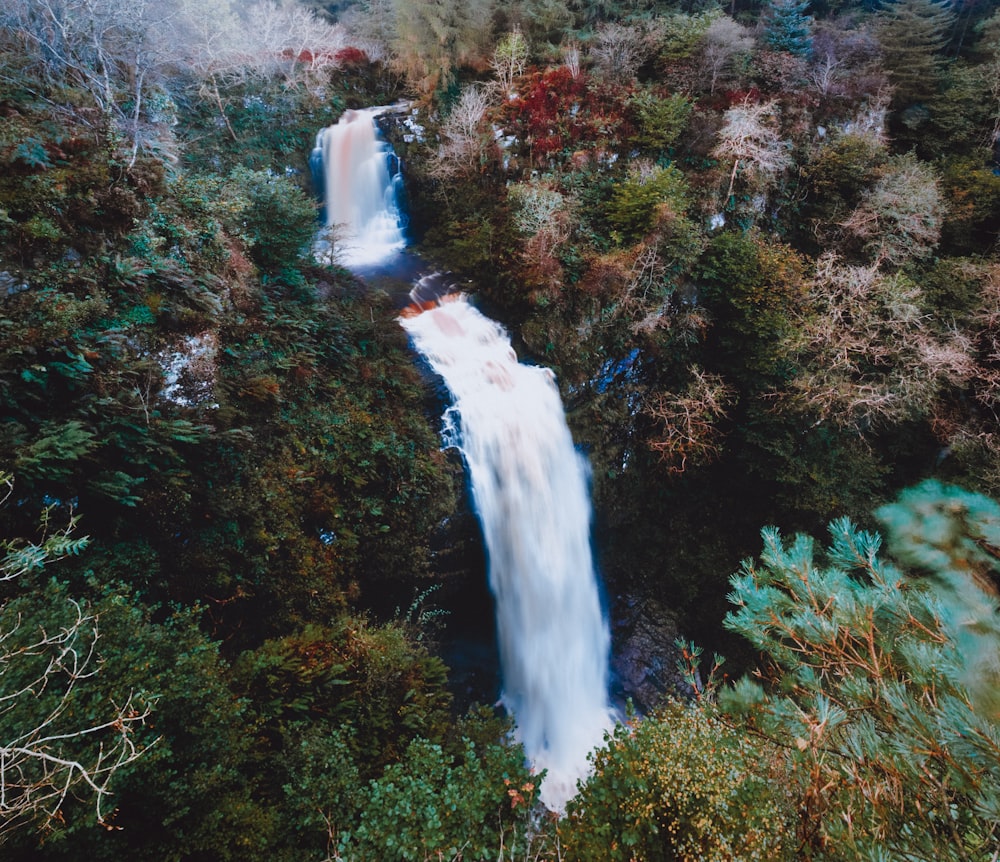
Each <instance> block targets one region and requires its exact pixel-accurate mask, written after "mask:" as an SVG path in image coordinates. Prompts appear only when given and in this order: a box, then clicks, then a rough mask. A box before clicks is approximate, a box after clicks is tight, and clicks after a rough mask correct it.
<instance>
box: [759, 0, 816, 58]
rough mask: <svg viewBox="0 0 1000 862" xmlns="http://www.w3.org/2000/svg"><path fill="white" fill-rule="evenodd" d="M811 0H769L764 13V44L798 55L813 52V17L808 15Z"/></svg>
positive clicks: (803, 55)
mask: <svg viewBox="0 0 1000 862" xmlns="http://www.w3.org/2000/svg"><path fill="white" fill-rule="evenodd" d="M808 6H809V0H769V2H768V4H767V6H766V8H765V10H764V15H763V20H764V44H765V45H767V46H768V47H769V48H772V49H773V50H775V51H787V52H788V53H789V54H794V55H795V56H797V57H808V56H809V55H810V54H811V53H812V18H811V17H810V16H809V15H806V8H807V7H808Z"/></svg>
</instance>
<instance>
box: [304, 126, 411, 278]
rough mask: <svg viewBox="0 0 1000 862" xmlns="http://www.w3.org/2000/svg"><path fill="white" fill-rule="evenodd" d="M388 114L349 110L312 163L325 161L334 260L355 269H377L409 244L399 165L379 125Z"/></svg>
mask: <svg viewBox="0 0 1000 862" xmlns="http://www.w3.org/2000/svg"><path fill="white" fill-rule="evenodd" d="M388 110H391V109H390V108H385V107H380V108H366V109H365V110H360V111H354V110H348V111H345V112H344V114H343V116H342V117H341V118H340V121H339V122H338V123H337V124H336V125H334V126H328V127H327V128H325V129H323V130H322V131H321V132H320V133H319V134H318V135H317V137H316V149H315V150H314V151H313V158H312V159H310V161H311V163H313V164H315V163H316V162H318V161H319V160H320V158H319V157H321V159H322V173H323V197H324V202H325V204H326V223H327V226H329V227H331V228H333V229H334V245H333V251H332V255H331V256H332V258H333V260H335V261H336V262H337V263H340V264H343V265H344V266H346V267H349V268H351V269H363V268H365V267H369V266H373V265H375V264H378V263H380V262H382V261H384V260H385V259H387V258H389V257H391V256H392V255H393V254H395V253H396V252H398V251H399V250H400V249H402V248H403V247H404V246H405V245H406V238H405V237H404V235H403V217H402V214H401V212H400V208H399V193H400V190H401V186H402V177H401V175H400V173H399V165H398V162H397V159H396V156H395V154H394V153H393V151H392V148H391V147H390V146H389V145H388V144H387V143H386V142H385V141H384V140H383V139H382V137H381V134H380V133H379V130H378V127H377V126H376V125H375V118H376V117H377V116H378V115H379V114H381V113H384V112H386V111H388Z"/></svg>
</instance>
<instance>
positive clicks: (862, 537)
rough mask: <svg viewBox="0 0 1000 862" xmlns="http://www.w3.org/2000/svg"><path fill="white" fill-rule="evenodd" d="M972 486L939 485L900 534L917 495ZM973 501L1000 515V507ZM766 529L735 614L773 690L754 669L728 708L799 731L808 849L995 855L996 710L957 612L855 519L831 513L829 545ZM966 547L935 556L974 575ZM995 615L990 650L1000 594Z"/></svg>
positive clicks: (730, 622)
mask: <svg viewBox="0 0 1000 862" xmlns="http://www.w3.org/2000/svg"><path fill="white" fill-rule="evenodd" d="M960 498H964V500H965V502H966V505H968V504H969V501H970V499H974V498H972V497H971V495H969V496H967V495H964V494H962V492H957V491H952V490H945V489H942V488H941V487H940V486H936V485H926V486H923V487H921V488H920V489H918V490H916V491H914V492H911V494H910V495H909V496H908V497H906V498H904V499H903V500H901V501H900V503H899V504H898V506H897V507H895V508H892V509H889V510H888V511H887V512H886V520H887V521H889V522H890V523H894V524H895V525H896V529H897V530H898V526H899V524H900V521H901V520H905V517H904V515H903V513H904V512H907V511H912V509H913V507H914V504H915V503H916V502H917V500H922V501H926V505H930V506H931V507H932V508H939V507H940V509H944V510H947V509H948V508H951V507H953V506H954V503H953V502H952V503H950V502H949V500H951V501H955V500H956V499H960ZM931 500H933V502H931ZM972 510H973V511H977V510H978V511H980V512H984V513H988V515H987V517H988V520H987V524H989V523H992V521H993V520H995V514H996V510H995V504H990V503H989V502H988V501H976V502H975V503H974V504H973V507H972ZM973 517H975V516H973ZM973 523H975V522H973ZM930 526H931V527H932V529H931V534H932V535H933V534H934V532H939V531H940V528H939V527H938V528H936V529H935V527H934V525H930ZM979 529H981V528H979ZM986 529H990V527H989V526H986ZM958 531H960V528H958ZM975 532H978V529H976V528H975V527H974V529H973V535H975ZM762 535H763V538H764V553H763V555H762V556H761V558H760V560H759V562H754V561H747V562H745V563H744V565H743V568H742V570H741V571H740V572H739V573H738V574H737V575H734V576H733V578H732V580H731V584H732V587H733V591H732V594H731V596H730V601H732V602H733V604H735V605H736V607H737V610H735V611H733V612H731V613H730V614H729V616H728V617H727V618H726V625H727V626H728V627H729V628H731V629H733V630H734V631H738V632H740V633H741V634H742V635H743V636H744V637H746V638H748V639H749V640H750V641H751V643H753V644H754V646H755V647H756V648H757V649H759V650H760V651H761V652H762V653H763V654H764V655H765V656H766V657H767V659H768V662H769V663H768V665H767V666H766V667H765V669H764V670H763V672H762V679H763V681H764V685H763V686H762V685H761V684H760V683H757V682H753V681H751V680H749V679H746V680H743V681H741V682H740V683H738V684H737V686H736V687H735V689H733V690H732V692H731V693H729V694H728V695H727V696H726V697H725V699H724V704H725V705H726V707H727V708H729V709H732V710H736V711H737V712H739V713H741V714H742V715H743V716H744V717H745V718H746V720H747V721H749V722H750V723H751V727H754V728H757V729H758V730H759V731H760V732H762V733H763V734H764V735H765V736H767V737H768V738H771V739H775V740H787V741H789V742H793V743H794V750H796V751H797V752H798V754H797V755H796V756H797V757H799V758H801V759H802V760H803V762H804V764H803V769H804V770H805V772H806V774H807V775H808V776H809V780H810V785H809V787H808V789H807V790H806V791H805V795H804V802H805V804H804V806H803V808H802V809H801V821H800V824H799V830H798V840H799V842H800V849H799V858H836V859H843V858H858V859H861V858H873V857H875V856H876V855H877V854H878V853H886V852H888V853H890V854H891V855H892V856H893V857H897V858H918V859H970V858H972V859H978V858H985V857H986V855H988V853H990V852H992V849H990V848H994V847H995V846H996V839H997V835H996V829H997V825H996V824H997V822H998V820H997V813H998V805H1000V746H998V742H997V733H996V726H995V724H994V723H993V719H994V718H995V716H991V715H990V714H989V713H988V712H984V711H981V710H980V708H979V706H977V705H976V704H975V702H974V701H973V700H970V699H969V696H968V692H967V690H966V689H965V688H964V686H963V684H962V680H963V674H962V668H963V667H964V661H963V655H962V652H961V651H960V648H959V646H958V644H956V642H955V641H954V640H953V639H952V637H951V636H950V632H949V623H948V614H949V613H951V612H952V609H951V608H949V606H948V604H946V603H944V602H943V601H942V598H943V597H942V596H941V595H940V594H939V593H937V592H935V591H933V590H928V589H926V588H924V587H923V586H922V585H921V584H920V583H919V582H917V581H913V580H910V579H908V578H906V577H905V575H904V574H903V573H902V572H901V571H900V570H899V569H897V568H896V567H895V566H894V565H893V564H891V563H889V562H887V561H885V560H884V559H883V558H882V556H881V555H880V547H881V540H880V537H879V536H878V535H877V534H874V533H869V532H864V531H861V530H859V529H858V528H857V527H855V526H854V524H852V523H851V522H850V521H849V520H847V519H840V520H837V521H834V522H833V523H832V524H831V525H830V537H831V542H830V545H829V547H828V548H826V549H825V550H824V551H822V552H818V551H817V549H816V547H815V544H814V542H813V541H812V539H811V538H809V537H807V536H804V535H799V536H796V537H795V538H794V539H793V540H791V541H790V542H786V541H784V540H783V539H782V537H781V535H780V534H779V533H778V531H777V530H775V529H773V528H768V529H765V530H764V531H763V533H762ZM970 538H972V536H970ZM924 559H925V561H926V562H932V561H931V559H930V558H927V557H925V558H924ZM953 559H954V558H951V557H948V558H947V559H943V558H940V557H938V558H935V559H933V563H932V564H933V565H934V568H935V570H936V571H937V572H938V573H939V576H940V577H944V578H946V579H949V580H950V579H952V578H960V577H962V576H963V575H962V573H961V571H959V570H956V569H954V568H952V562H953ZM968 589H975V587H971V586H970V587H968ZM990 613H991V614H992V617H990V618H991V619H992V620H993V622H992V623H990V626H991V629H992V631H990V632H988V633H985V634H984V639H983V640H982V641H980V642H979V644H978V646H979V647H980V649H986V650H987V651H988V653H989V654H991V655H993V656H994V657H995V656H996V654H997V650H998V647H1000V642H998V640H997V637H996V629H995V618H996V617H995V613H996V611H995V604H994V605H993V606H992V608H991V611H990Z"/></svg>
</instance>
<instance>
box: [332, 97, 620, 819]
mask: <svg viewBox="0 0 1000 862" xmlns="http://www.w3.org/2000/svg"><path fill="white" fill-rule="evenodd" d="M385 110H388V109H382V108H373V109H369V110H368V111H365V112H352V111H349V112H347V114H345V117H344V118H343V119H342V120H341V122H340V123H339V124H338V125H337V126H333V127H330V128H329V129H327V130H325V131H324V132H322V133H321V134H320V136H319V140H320V142H321V143H322V153H323V166H324V178H325V184H324V187H325V198H326V206H327V222H328V224H347V225H348V228H347V230H346V231H345V234H344V235H346V236H349V240H348V241H347V244H346V245H345V246H344V247H342V248H341V247H338V246H337V245H335V257H336V258H337V259H338V260H340V261H341V262H343V263H345V264H346V265H347V266H349V267H351V268H354V269H357V270H359V271H364V269H365V268H366V267H372V266H377V265H378V264H379V263H387V262H388V261H389V260H390V259H391V258H392V257H393V255H395V254H396V253H397V252H398V251H399V249H400V248H401V247H402V245H403V241H402V224H401V217H400V215H399V213H400V209H399V205H398V203H397V194H398V189H399V185H400V177H399V174H398V172H397V173H395V174H393V173H392V172H391V171H389V170H387V169H386V168H385V164H386V162H387V161H389V160H390V159H391V158H392V157H391V155H390V153H389V152H388V147H387V145H386V144H385V143H384V142H382V141H381V140H380V136H379V133H378V129H377V127H376V125H375V118H376V117H377V116H378V115H379V114H380V113H382V112H383V111H385ZM412 299H413V300H414V301H413V304H411V305H410V306H409V307H408V309H406V311H405V312H404V314H403V316H401V317H400V323H401V324H402V326H403V328H404V329H405V330H406V332H407V333H408V334H409V336H410V338H411V340H412V342H413V345H414V347H415V348H416V350H417V351H418V352H419V353H420V354H421V355H422V357H423V358H424V359H425V360H426V361H427V362H428V364H429V365H430V367H431V368H432V369H433V371H434V372H435V373H437V374H438V375H440V376H441V377H442V378H443V380H444V382H445V385H446V387H447V389H448V391H449V393H450V395H451V398H452V400H453V403H452V405H451V406H450V407H449V408H448V409H447V411H446V412H445V415H444V419H443V423H444V429H443V432H442V436H443V439H444V444H445V446H446V447H449V446H454V447H455V448H457V449H458V450H459V451H460V452H461V454H462V457H463V460H464V462H465V465H466V468H467V470H468V474H469V481H470V483H471V489H472V497H473V502H474V505H475V509H476V512H477V515H478V517H479V520H480V523H481V525H482V533H483V538H484V541H485V545H486V555H487V559H488V576H489V586H490V590H491V592H492V595H493V598H494V601H495V609H496V619H497V624H496V630H497V638H498V646H499V653H500V670H501V674H502V693H501V696H500V701H501V702H502V704H503V706H504V707H505V708H506V710H507V711H508V712H509V713H510V714H511V715H512V716H513V717H514V721H515V723H516V730H515V735H516V737H517V739H518V740H519V741H520V742H521V743H522V744H523V745H524V750H525V754H526V756H527V758H528V759H529V761H530V763H531V765H532V767H533V768H534V769H536V770H538V771H541V770H546V772H547V776H546V779H545V781H544V783H543V786H542V796H541V798H542V801H543V802H544V803H545V804H546V805H547V806H548V807H549V808H550V809H552V810H556V811H561V810H563V809H564V807H565V804H566V802H567V801H568V799H569V798H571V797H572V796H573V794H574V793H575V789H576V784H577V781H578V780H580V779H582V778H584V777H585V776H586V773H587V768H588V764H587V755H588V754H589V753H590V752H591V751H592V750H593V749H594V748H595V747H597V746H598V745H599V744H600V743H601V741H602V739H603V737H604V733H605V731H607V730H609V729H610V728H611V727H612V726H613V724H614V718H613V714H612V710H611V708H610V705H609V701H608V665H609V655H608V654H609V646H610V635H609V630H608V624H607V621H606V619H605V617H604V614H603V611H602V608H601V601H600V596H599V594H598V585H597V576H596V573H595V570H594V563H593V559H592V554H591V548H590V522H591V508H590V499H589V484H588V480H589V466H588V464H587V462H586V459H585V458H584V457H583V456H582V455H581V454H580V453H578V452H577V451H576V449H575V447H574V444H573V439H572V437H571V435H570V431H569V428H568V426H567V424H566V418H565V415H564V413H563V408H562V403H561V401H560V397H559V391H558V388H557V387H556V385H555V381H554V377H553V375H552V372H551V371H549V370H548V369H546V368H541V367H536V366H530V365H525V364H522V363H519V362H518V360H517V357H516V355H515V353H514V350H513V348H512V347H511V344H510V340H509V338H508V337H507V334H506V332H505V331H504V329H503V327H502V326H500V324H498V323H496V322H494V321H492V320H490V319H489V318H487V317H485V316H484V315H483V314H481V313H480V312H479V311H478V310H477V309H476V308H475V307H474V306H473V305H472V304H471V302H470V301H469V299H468V298H467V297H465V296H464V295H458V294H450V295H444V296H441V297H435V296H434V295H433V293H431V294H428V292H427V284H426V280H424V281H423V282H418V283H417V284H416V285H415V286H414V288H413V291H412Z"/></svg>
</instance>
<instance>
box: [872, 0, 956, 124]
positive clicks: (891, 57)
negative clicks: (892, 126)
mask: <svg viewBox="0 0 1000 862" xmlns="http://www.w3.org/2000/svg"><path fill="white" fill-rule="evenodd" d="M953 21H954V16H953V14H952V12H951V10H950V9H949V8H948V6H947V4H945V3H941V2H937V0H894V2H893V3H892V4H891V5H890V6H887V7H886V9H885V10H884V13H883V14H882V15H881V16H880V19H879V25H880V26H879V31H878V35H879V42H881V44H882V54H883V59H884V62H885V65H886V68H887V69H888V71H889V75H890V79H891V81H892V84H893V86H894V92H893V101H894V102H895V103H896V104H897V105H901V106H906V105H909V104H911V103H913V102H922V101H924V100H926V99H927V98H928V97H929V96H931V95H932V94H933V93H934V91H935V87H936V86H937V84H938V80H939V75H940V73H941V70H942V68H943V66H944V63H945V59H944V56H943V53H942V52H943V50H944V48H945V47H946V46H947V44H948V39H949V37H950V35H951V28H952V25H953Z"/></svg>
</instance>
